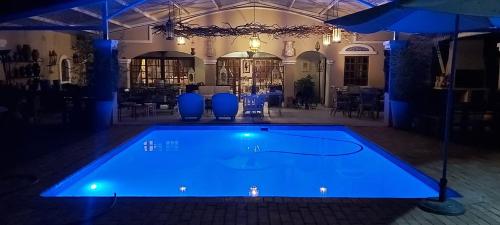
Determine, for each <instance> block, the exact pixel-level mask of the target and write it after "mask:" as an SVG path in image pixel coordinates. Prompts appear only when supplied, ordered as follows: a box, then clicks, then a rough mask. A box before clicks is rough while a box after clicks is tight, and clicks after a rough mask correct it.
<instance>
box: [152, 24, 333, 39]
mask: <svg viewBox="0 0 500 225" xmlns="http://www.w3.org/2000/svg"><path fill="white" fill-rule="evenodd" d="M225 25H226V26H225V27H219V26H216V25H211V26H200V25H195V24H185V23H181V22H177V24H176V27H175V31H174V33H175V34H176V35H177V36H179V37H185V38H191V37H231V36H233V37H234V36H252V35H255V34H267V35H269V36H272V37H273V38H275V39H278V38H280V37H295V38H307V37H309V36H312V35H323V34H331V33H332V32H333V30H332V27H330V26H326V25H310V26H308V25H295V26H279V25H276V24H274V25H266V24H259V23H247V24H243V25H239V26H235V27H233V26H231V24H229V23H225ZM153 33H154V34H161V35H163V36H165V37H166V38H169V34H170V33H169V32H168V29H167V27H166V26H165V25H157V26H154V27H153Z"/></svg>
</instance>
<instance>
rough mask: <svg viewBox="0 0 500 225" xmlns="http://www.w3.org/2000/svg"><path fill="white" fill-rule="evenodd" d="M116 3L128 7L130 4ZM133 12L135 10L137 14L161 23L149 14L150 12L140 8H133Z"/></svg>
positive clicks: (119, 1) (116, 0)
mask: <svg viewBox="0 0 500 225" xmlns="http://www.w3.org/2000/svg"><path fill="white" fill-rule="evenodd" d="M115 2H118V4H120V5H123V6H128V5H129V4H128V3H127V2H125V1H124V0H115ZM132 10H134V11H135V12H137V13H139V14H142V15H143V16H144V17H146V18H148V19H150V20H152V21H159V19H158V18H156V17H154V16H152V15H151V14H149V13H148V12H145V11H143V10H141V9H139V8H137V7H136V6H134V7H132Z"/></svg>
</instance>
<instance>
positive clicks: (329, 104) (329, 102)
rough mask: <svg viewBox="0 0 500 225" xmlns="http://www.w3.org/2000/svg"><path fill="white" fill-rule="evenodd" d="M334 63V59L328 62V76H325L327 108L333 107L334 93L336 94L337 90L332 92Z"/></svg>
mask: <svg viewBox="0 0 500 225" xmlns="http://www.w3.org/2000/svg"><path fill="white" fill-rule="evenodd" d="M333 63H335V61H334V60H333V59H327V60H326V71H325V73H326V76H325V84H326V86H325V106H326V107H332V97H333V96H332V91H333V93H335V90H332V86H333V85H332V84H331V77H333V75H334V74H333Z"/></svg>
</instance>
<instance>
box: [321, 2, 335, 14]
mask: <svg viewBox="0 0 500 225" xmlns="http://www.w3.org/2000/svg"><path fill="white" fill-rule="evenodd" d="M337 3H339V0H333V1H332V2H330V4H329V5H328V6H327V7H326V8H324V9H323V10H321V12H319V14H320V15H323V14H325V13H326V12H328V10H330V9H331V8H333V7H334V6H335V5H337Z"/></svg>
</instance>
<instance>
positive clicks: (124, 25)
mask: <svg viewBox="0 0 500 225" xmlns="http://www.w3.org/2000/svg"><path fill="white" fill-rule="evenodd" d="M71 10H73V11H76V12H79V13H82V14H85V15H87V16H90V17H94V18H96V19H99V20H102V16H101V15H99V14H97V13H94V12H91V11H89V10H86V9H82V8H80V7H75V8H72V9H71ZM109 22H110V23H112V24H115V25H118V26H122V27H125V28H132V27H131V26H130V25H128V24H124V23H122V22H119V21H116V20H109Z"/></svg>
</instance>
